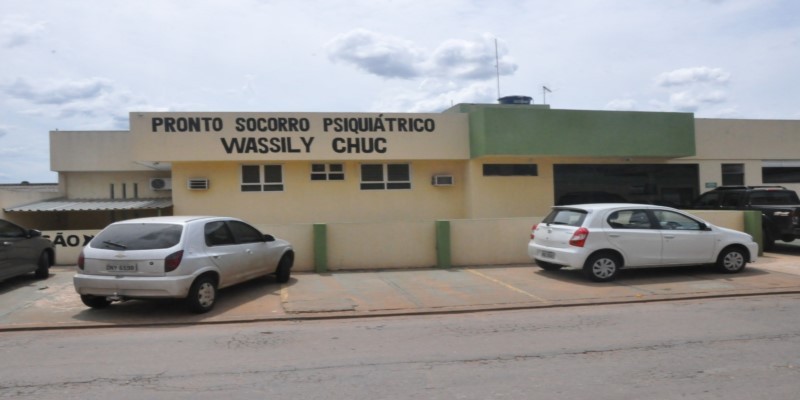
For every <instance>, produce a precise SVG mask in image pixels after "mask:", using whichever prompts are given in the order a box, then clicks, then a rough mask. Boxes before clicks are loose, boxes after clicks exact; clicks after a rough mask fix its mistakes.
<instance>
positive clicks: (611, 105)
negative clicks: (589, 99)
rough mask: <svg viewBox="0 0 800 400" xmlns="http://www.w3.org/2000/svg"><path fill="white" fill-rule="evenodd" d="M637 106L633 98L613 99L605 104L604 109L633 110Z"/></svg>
mask: <svg viewBox="0 0 800 400" xmlns="http://www.w3.org/2000/svg"><path fill="white" fill-rule="evenodd" d="M636 108H637V103H636V100H634V99H615V100H611V101H609V102H608V104H606V108H605V109H606V110H611V111H635V110H636Z"/></svg>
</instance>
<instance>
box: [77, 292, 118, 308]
mask: <svg viewBox="0 0 800 400" xmlns="http://www.w3.org/2000/svg"><path fill="white" fill-rule="evenodd" d="M81 301H82V302H83V304H86V305H87V306H89V307H91V308H106V307H108V305H109V304H111V302H110V301H108V300H107V299H106V298H105V296H92V295H90V294H82V295H81Z"/></svg>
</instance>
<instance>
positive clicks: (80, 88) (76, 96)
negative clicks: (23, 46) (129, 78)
mask: <svg viewBox="0 0 800 400" xmlns="http://www.w3.org/2000/svg"><path fill="white" fill-rule="evenodd" d="M0 90H2V91H3V92H5V93H7V94H8V95H9V96H11V97H14V98H16V99H20V100H24V101H27V102H31V103H36V104H68V103H74V102H77V101H81V100H85V99H91V98H97V97H100V96H102V95H103V94H104V93H107V92H109V91H111V90H112V86H111V83H110V82H109V81H108V80H106V79H102V78H89V79H81V80H76V81H65V80H62V81H47V82H38V81H37V82H33V81H30V80H28V79H24V78H17V79H16V80H14V81H13V82H11V83H7V84H0Z"/></svg>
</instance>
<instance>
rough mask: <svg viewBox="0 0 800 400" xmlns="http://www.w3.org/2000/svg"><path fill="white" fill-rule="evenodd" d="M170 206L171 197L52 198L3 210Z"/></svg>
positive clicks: (71, 209)
mask: <svg viewBox="0 0 800 400" xmlns="http://www.w3.org/2000/svg"><path fill="white" fill-rule="evenodd" d="M168 207H172V199H171V198H170V199H52V200H44V201H40V202H36V203H32V204H28V205H24V206H17V207H9V208H6V209H4V211H5V212H62V211H128V210H155V209H162V208H168Z"/></svg>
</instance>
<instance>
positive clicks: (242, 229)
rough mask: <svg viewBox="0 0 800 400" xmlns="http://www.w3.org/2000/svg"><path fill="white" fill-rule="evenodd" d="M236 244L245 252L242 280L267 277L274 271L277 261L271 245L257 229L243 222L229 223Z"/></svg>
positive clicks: (233, 221) (234, 221) (232, 221)
mask: <svg viewBox="0 0 800 400" xmlns="http://www.w3.org/2000/svg"><path fill="white" fill-rule="evenodd" d="M228 227H230V229H231V232H233V236H234V237H235V238H236V243H237V244H239V246H241V248H242V251H243V252H244V254H243V257H244V259H245V260H246V265H244V266H243V268H242V279H250V278H254V277H256V276H261V275H266V274H267V273H269V272H272V271H274V267H275V265H277V261H276V260H273V258H274V255H273V253H274V252H273V251H270V249H271V244H270V243H267V242H266V241H265V240H264V234H263V233H261V231H259V230H258V229H256V228H255V227H253V226H251V225H248V224H247V223H244V222H242V221H236V220H231V221H228Z"/></svg>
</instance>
